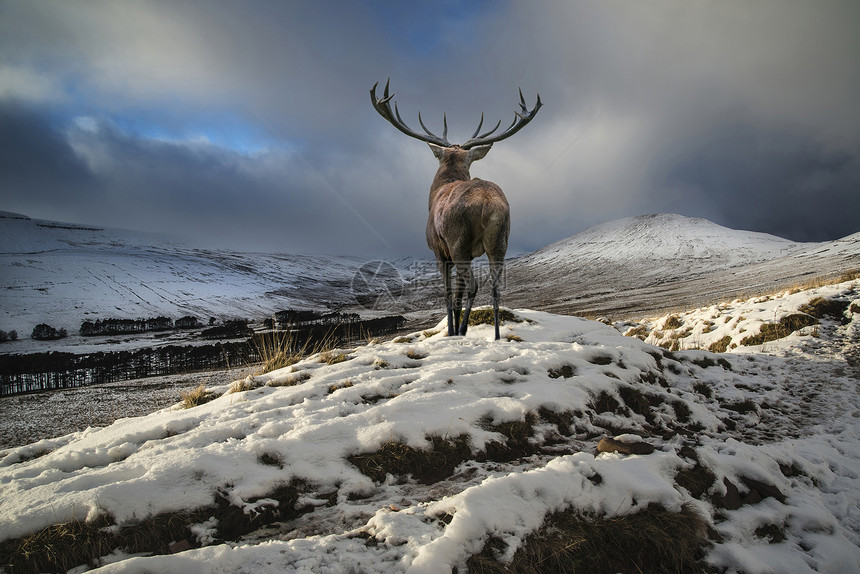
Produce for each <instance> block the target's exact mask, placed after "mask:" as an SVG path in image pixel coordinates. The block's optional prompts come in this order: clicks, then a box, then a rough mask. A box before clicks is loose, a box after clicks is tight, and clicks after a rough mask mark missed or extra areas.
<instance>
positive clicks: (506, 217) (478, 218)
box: [427, 144, 511, 339]
mask: <svg viewBox="0 0 860 574" xmlns="http://www.w3.org/2000/svg"><path fill="white" fill-rule="evenodd" d="M430 147H431V149H432V150H433V153H434V155H436V157H437V159H438V160H439V170H438V171H437V172H436V177H435V178H434V179H433V183H432V185H431V186H430V202H429V209H430V214H429V217H428V220H427V245H428V247H430V249H431V250H432V251H433V253H434V254H435V255H436V262H437V264H438V266H439V271H440V272H441V273H442V277H443V279H444V282H445V297H446V302H447V307H448V333H449V334H450V335H454V334H460V335H465V334H466V329H467V327H468V321H469V313H470V311H471V308H472V301H473V300H474V298H475V294H476V293H477V290H478V284H477V281H475V279H474V277H473V275H472V259H474V258H475V257H480V256H481V255H483V254H484V253H486V254H487V258H488V259H489V261H490V272H491V277H492V289H493V293H492V300H493V308H494V310H495V311H496V315H498V299H499V290H498V287H499V285H498V284H499V279H500V277H501V272H502V269H503V266H504V261H505V253H506V251H507V248H508V236H509V234H510V229H511V214H510V207H509V206H508V200H507V199H506V198H505V194H504V193H503V192H502V190H501V188H500V187H499V186H498V185H496V184H495V183H493V182H491V181H485V180H483V179H478V178H474V179H471V178H470V176H469V167H470V165H471V163H472V162H473V161H477V160H479V159H481V158H483V157H484V156H485V155H486V154H487V152H489V149H490V146H482V147H478V148H474V149H471V150H463V149H460V148H459V147H457V146H452V147H440V146H436V145H433V144H430ZM454 267H456V269H457V285H456V289H454V286H453V285H452V283H451V271H452V268H454ZM464 292H465V293H466V295H467V302H466V309H465V313H464V314H463V320H462V322H461V321H460V312H461V309H462V303H463V294H464ZM495 323H496V324H495V328H496V338H497V339H498V338H499V326H498V321H496V322H495Z"/></svg>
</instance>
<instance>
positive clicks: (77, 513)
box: [0, 281, 860, 574]
mask: <svg viewBox="0 0 860 574" xmlns="http://www.w3.org/2000/svg"><path fill="white" fill-rule="evenodd" d="M816 300H822V301H831V302H833V304H832V305H827V306H822V305H820V304H819V303H815V304H814V305H816V308H820V309H825V311H822V313H820V319H818V320H817V321H818V323H817V327H816V330H815V332H814V333H813V332H812V331H811V330H804V331H800V332H797V333H794V334H792V335H791V336H788V337H782V338H779V339H776V340H774V341H771V342H768V343H767V344H766V345H765V346H762V345H756V346H739V347H737V348H736V349H734V352H733V353H728V354H720V355H716V354H712V353H708V352H705V351H678V352H669V351H667V350H665V349H662V348H660V347H655V346H652V345H650V344H648V343H646V342H643V341H641V340H639V339H638V338H636V337H625V336H623V335H622V334H621V333H620V332H619V331H617V330H616V329H614V328H612V327H611V326H607V325H604V324H602V323H600V322H596V321H589V320H585V319H581V318H577V317H565V316H558V315H552V314H548V313H544V312H538V311H530V310H525V309H519V310H515V311H514V312H513V313H512V314H510V315H508V316H507V319H506V321H505V323H504V325H503V339H502V340H501V341H493V340H492V330H491V327H490V326H488V325H476V326H473V327H472V328H471V329H470V331H469V334H468V336H466V337H464V338H460V337H457V338H453V337H445V336H443V334H442V333H441V332H439V331H440V330H441V329H442V327H443V326H444V322H440V323H439V325H438V326H437V328H436V329H434V330H432V331H424V332H416V333H412V334H410V335H408V336H404V337H400V338H398V339H395V340H393V341H390V342H371V343H369V344H368V345H366V346H362V347H359V348H357V349H352V350H338V349H332V350H329V351H328V352H326V353H323V354H320V355H314V356H311V357H308V358H306V359H304V360H302V361H300V362H298V363H295V364H293V365H292V366H289V367H286V368H283V369H281V370H277V371H274V372H271V373H267V374H263V375H258V376H249V377H247V378H245V379H243V380H240V381H236V382H235V383H233V384H232V385H222V386H214V387H212V388H210V389H208V392H209V393H210V395H209V398H210V399H211V400H209V402H205V403H204V404H200V405H199V406H194V407H192V408H182V405H180V404H177V405H175V406H173V407H170V408H166V409H163V410H160V411H158V412H155V413H153V414H151V415H148V416H144V417H137V418H127V419H121V420H118V421H117V422H116V423H114V424H112V425H110V426H107V427H105V428H89V429H86V430H84V431H80V432H76V433H72V434H70V435H66V436H62V437H56V438H51V439H45V440H42V441H39V442H37V443H34V444H30V445H26V446H22V447H17V448H11V449H6V450H4V451H0V484H3V489H4V496H3V497H2V500H0V539H15V538H19V537H26V536H28V535H30V534H33V533H36V532H39V531H41V533H40V534H39V536H38V537H36V538H35V539H32V540H36V541H38V542H37V543H36V545H35V546H27V544H33V542H27V539H21V540H19V541H14V540H13V541H12V542H8V543H6V544H0V556H2V558H3V559H4V560H12V561H14V560H21V554H20V551H16V550H15V549H20V548H25V547H30V548H40V547H46V545H49V544H51V543H53V542H52V541H54V538H52V537H56V536H58V535H59V534H58V533H63V532H72V531H74V532H78V533H79V534H77V535H76V536H77V539H76V544H75V545H74V551H73V552H69V553H68V554H65V555H64V556H66V558H65V559H66V562H64V563H63V568H71V567H74V566H77V565H79V564H83V563H84V562H86V561H87V560H88V559H94V560H97V564H98V565H101V567H100V568H98V569H96V570H95V571H97V572H101V573H111V572H132V573H137V572H139V573H143V572H165V573H173V572H175V573H177V574H179V573H187V572H198V573H210V572H211V573H213V574H214V573H216V572H237V573H238V572H247V573H250V572H254V573H257V574H269V573H271V574H274V573H276V572H285V571H289V572H308V573H311V572H314V573H316V572H332V573H338V572H343V573H347V572H380V571H388V572H410V573H436V572H439V573H450V572H452V571H454V569H455V568H456V570H457V571H458V572H465V571H466V569H467V568H470V569H471V570H470V571H478V572H481V571H483V572H499V571H501V570H499V568H500V566H499V564H500V563H511V561H514V562H513V563H514V564H516V565H517V566H515V570H516V571H524V569H525V568H526V567H527V566H529V567H535V565H538V566H540V565H539V564H538V562H537V561H539V560H540V559H541V558H540V552H541V550H540V548H541V542H543V543H545V544H546V545H548V547H549V548H551V549H552V552H553V553H556V555H557V557H558V556H563V557H564V559H565V560H577V561H579V562H577V563H578V564H579V567H580V568H583V569H584V571H598V569H599V568H603V569H605V571H610V572H616V571H624V572H627V571H640V570H641V571H667V570H670V569H672V568H677V569H679V570H682V571H695V569H696V568H697V567H701V566H704V565H708V566H709V567H711V568H714V569H716V570H717V571H731V572H748V573H753V572H781V573H782V572H860V483H858V476H860V438H858V431H860V424H858V421H860V418H858V415H860V399H858V396H860V395H858V393H857V382H858V380H859V379H858V377H860V371H858V367H860V364H858V363H857V362H856V357H855V358H853V359H852V358H850V357H848V355H849V352H850V350H851V349H854V350H855V351H856V348H857V343H858V340H860V339H858V338H860V323H859V322H860V284H858V282H857V281H849V282H845V283H841V284H836V285H831V286H826V287H820V288H816V289H812V290H809V291H803V292H795V293H784V294H780V295H777V296H774V297H771V298H769V299H768V301H761V300H759V298H755V299H749V300H745V301H741V300H739V301H736V302H734V303H733V304H732V305H731V306H728V307H726V308H725V309H724V310H723V311H724V315H723V316H722V317H720V318H719V321H718V322H719V323H720V325H721V327H722V326H723V325H725V326H726V327H725V329H726V330H725V333H723V332H721V334H731V335H732V336H734V335H740V332H739V331H740V330H741V329H743V330H745V331H746V332H747V333H749V334H754V333H756V332H758V331H759V330H761V331H764V330H765V328H764V325H766V324H767V323H769V322H777V321H780V319H782V317H784V316H791V315H794V314H798V313H803V310H802V308H803V305H805V304H808V303H810V302H812V301H816ZM765 303H767V304H769V305H771V307H770V312H769V313H758V314H757V311H758V310H759V309H760V308H761V306H762V305H763V304H765ZM700 314H702V315H704V311H703V312H702V313H700ZM765 314H770V315H772V317H765V316H764V315H765ZM742 318H743V319H742ZM731 329H734V330H735V331H738V332H737V333H736V332H731V333H729V330H731ZM201 403H202V401H201ZM611 437H614V440H608V439H609V438H611ZM604 439H606V440H604ZM61 522H62V523H66V524H65V526H63V527H62V528H60V527H52V525H56V524H57V523H61ZM542 525H545V526H546V528H542ZM550 525H554V526H552V527H550ZM108 526H109V527H110V528H106V527H108ZM608 528H612V529H613V530H609V531H608V532H609V534H607V536H610V537H611V539H612V540H613V541H614V542H613V543H612V544H613V545H612V546H600V542H599V541H597V540H596V539H594V538H593V535H594V533H595V532H598V531H601V532H603V531H605V530H606V529H608ZM43 529H44V530H43ZM574 531H575V532H584V533H585V534H584V535H583V534H577V535H576V536H584V538H577V539H576V542H572V541H571V540H570V539H564V538H563V537H564V536H568V535H570V536H574V534H573V533H574ZM631 531H632V532H633V533H634V534H631ZM559 536H561V537H562V538H558V537H559ZM643 537H644V538H643ZM84 540H86V541H89V542H88V543H87V544H89V546H87V544H84V543H83V542H81V541H84ZM644 540H647V542H643V541H644ZM591 544H597V545H598V546H596V547H595V546H590V545H591ZM619 545H620V546H619ZM619 547H620V548H621V549H620V550H616V548H619ZM168 548H170V549H171V551H174V552H178V554H174V555H161V556H148V555H149V553H150V552H153V551H155V552H157V553H166V552H167V551H168ZM657 548H660V549H662V550H660V551H657V550H656V549H657ZM115 549H116V550H115ZM652 550H653V551H652ZM16 552H19V553H17V554H16ZM559 552H560V553H561V554H558V553H559ZM40 556H42V555H41V554H39V553H38V552H36V553H34V554H32V555H31V556H30V558H29V560H31V561H32V562H31V563H32V564H41V565H42V566H41V567H42V568H43V569H44V568H47V566H46V565H47V564H50V560H49V559H48V558H40ZM99 557H101V558H99ZM39 560H44V561H41V562H37V561H39ZM55 560H56V558H55ZM94 565H95V564H94ZM637 569H638V570H637ZM78 571H81V570H78ZM538 571H543V567H542V566H540V567H539V568H538Z"/></svg>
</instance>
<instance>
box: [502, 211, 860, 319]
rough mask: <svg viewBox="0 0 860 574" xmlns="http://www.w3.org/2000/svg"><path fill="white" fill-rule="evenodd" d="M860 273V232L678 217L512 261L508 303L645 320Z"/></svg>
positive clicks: (610, 230) (584, 236) (627, 223)
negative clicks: (804, 238)
mask: <svg viewBox="0 0 860 574" xmlns="http://www.w3.org/2000/svg"><path fill="white" fill-rule="evenodd" d="M857 268H860V234H854V235H851V236H848V237H845V238H843V239H840V240H837V241H831V242H824V243H798V242H794V241H789V240H787V239H783V238H780V237H776V236H773V235H768V234H766V233H758V232H752V231H738V230H734V229H729V228H727V227H723V226H720V225H717V224H716V223H713V222H711V221H708V220H705V219H697V218H690V217H684V216H681V215H675V214H657V215H643V216H639V217H631V218H626V219H620V220H616V221H610V222H608V223H603V224H600V225H596V226H594V227H591V228H588V229H586V230H585V231H582V232H580V233H578V234H576V235H574V236H572V237H569V238H567V239H564V240H562V241H558V242H556V243H553V244H552V245H549V246H547V247H545V248H543V249H540V250H538V251H535V252H534V253H531V254H529V255H525V256H523V257H519V258H517V259H514V260H512V261H511V262H510V263H509V265H508V271H507V275H506V285H505V290H504V295H503V296H504V298H505V301H506V304H508V305H513V306H530V307H536V308H540V309H545V310H552V311H556V312H564V313H592V314H613V315H624V314H631V313H632V314H643V313H653V312H655V311H660V310H665V309H667V308H671V307H682V306H686V307H695V306H700V305H704V304H710V303H715V302H718V301H719V300H720V299H724V298H727V297H728V298H730V299H731V298H734V297H735V296H737V295H738V294H749V293H756V292H771V291H774V290H776V289H779V288H782V287H785V286H788V285H792V284H796V283H798V282H801V281H803V280H804V279H808V278H809V277H810V276H820V275H829V276H836V277H838V276H839V275H840V274H841V273H843V272H845V271H848V270H850V269H857Z"/></svg>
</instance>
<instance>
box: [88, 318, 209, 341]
mask: <svg viewBox="0 0 860 574" xmlns="http://www.w3.org/2000/svg"><path fill="white" fill-rule="evenodd" d="M199 326H200V324H199V322H198V321H197V317H191V316H187V317H182V318H180V319H177V320H176V322H175V323H174V321H173V319H171V318H170V317H163V316H162V317H154V318H150V319H96V320H95V321H84V322H83V323H82V324H81V335H82V336H84V337H93V336H97V335H128V334H133V333H146V332H149V331H169V330H171V329H196V328H197V327H199Z"/></svg>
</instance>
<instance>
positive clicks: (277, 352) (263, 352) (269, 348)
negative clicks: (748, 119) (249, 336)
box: [252, 330, 307, 375]
mask: <svg viewBox="0 0 860 574" xmlns="http://www.w3.org/2000/svg"><path fill="white" fill-rule="evenodd" d="M252 344H253V346H254V348H255V349H256V351H257V354H258V355H259V356H260V358H261V361H262V362H261V364H260V366H259V368H258V369H257V370H256V371H255V372H254V374H255V375H262V374H264V373H271V372H272V371H276V370H278V369H283V368H284V367H289V366H290V365H294V364H295V363H298V362H299V361H301V360H302V358H304V356H305V352H306V351H307V343H305V345H304V346H303V347H301V348H298V349H297V348H296V341H295V336H294V335H293V333H292V331H290V330H286V331H274V330H273V331H271V332H270V333H264V334H262V335H258V336H256V337H254V338H253V343H252Z"/></svg>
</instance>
